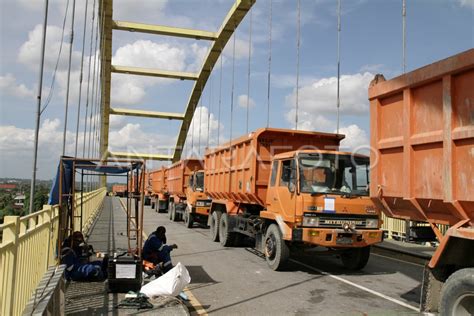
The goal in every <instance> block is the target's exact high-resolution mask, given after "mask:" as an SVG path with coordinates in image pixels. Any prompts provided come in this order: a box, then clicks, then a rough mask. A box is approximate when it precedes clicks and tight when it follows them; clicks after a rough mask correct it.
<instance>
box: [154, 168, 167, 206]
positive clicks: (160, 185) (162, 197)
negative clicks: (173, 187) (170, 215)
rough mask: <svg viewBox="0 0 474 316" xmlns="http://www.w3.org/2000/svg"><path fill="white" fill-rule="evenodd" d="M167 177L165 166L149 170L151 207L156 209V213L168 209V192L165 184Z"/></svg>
mask: <svg viewBox="0 0 474 316" xmlns="http://www.w3.org/2000/svg"><path fill="white" fill-rule="evenodd" d="M167 177H168V169H167V168H165V167H161V168H160V169H157V170H153V171H150V176H149V179H150V184H151V199H152V200H151V208H152V209H156V211H157V212H158V213H161V212H166V211H167V210H168V202H169V193H168V188H167V186H166V180H167Z"/></svg>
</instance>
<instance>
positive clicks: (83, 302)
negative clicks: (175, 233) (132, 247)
mask: <svg viewBox="0 0 474 316" xmlns="http://www.w3.org/2000/svg"><path fill="white" fill-rule="evenodd" d="M155 221H156V223H155ZM147 223H148V224H150V225H153V224H155V226H154V227H156V225H158V224H159V223H158V220H157V219H156V220H154V218H153V217H152V218H147ZM88 243H89V244H91V245H93V247H94V250H95V251H98V252H104V253H109V254H113V253H114V252H117V253H120V252H123V251H126V250H127V247H128V245H127V237H126V214H125V211H124V209H123V207H122V205H121V203H120V200H119V198H115V197H105V200H104V205H103V209H102V211H101V213H100V215H99V217H98V218H97V220H96V222H95V223H94V224H93V226H92V229H91V231H90V234H89V239H88ZM124 296H125V294H120V293H119V294H118V293H107V291H106V284H105V282H70V283H69V285H68V287H67V290H66V314H67V315H91V314H94V315H97V314H100V315H105V314H113V315H127V314H130V313H137V310H134V309H117V308H116V306H117V304H119V303H120V301H121V300H122V299H124ZM151 303H153V305H154V306H155V307H154V308H153V309H152V310H148V311H146V313H143V311H141V312H140V314H145V315H146V314H150V315H157V314H163V315H165V314H166V315H186V314H187V308H186V307H184V305H183V304H181V303H180V302H179V301H178V300H176V299H174V298H162V299H157V300H153V301H151Z"/></svg>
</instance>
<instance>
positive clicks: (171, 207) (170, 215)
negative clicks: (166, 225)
mask: <svg viewBox="0 0 474 316" xmlns="http://www.w3.org/2000/svg"><path fill="white" fill-rule="evenodd" d="M173 208H174V203H173V202H170V207H169V212H168V217H169V218H170V221H172V220H173V217H172V216H173Z"/></svg>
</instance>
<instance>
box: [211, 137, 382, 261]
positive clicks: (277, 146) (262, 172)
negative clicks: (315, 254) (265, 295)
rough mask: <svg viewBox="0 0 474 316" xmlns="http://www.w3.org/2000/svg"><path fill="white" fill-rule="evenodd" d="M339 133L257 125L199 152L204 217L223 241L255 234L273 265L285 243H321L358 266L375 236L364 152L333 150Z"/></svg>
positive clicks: (284, 254) (285, 255)
mask: <svg viewBox="0 0 474 316" xmlns="http://www.w3.org/2000/svg"><path fill="white" fill-rule="evenodd" d="M343 138H344V136H343V135H338V134H329V133H317V132H304V131H295V130H285V129H274V128H266V129H259V130H257V131H255V132H253V133H250V134H249V135H248V136H244V137H241V138H238V139H236V140H232V141H231V143H229V144H227V145H224V146H223V147H220V148H217V149H211V150H208V151H207V152H206V159H205V170H206V176H205V188H206V192H207V193H208V195H209V196H210V197H211V198H212V206H211V216H210V217H209V225H210V227H211V236H212V239H213V240H214V241H220V243H221V244H222V245H223V246H232V245H235V244H238V243H239V240H240V239H241V237H242V236H248V237H251V238H253V239H255V242H256V249H258V250H260V251H262V252H263V253H264V254H265V257H266V260H267V263H268V264H269V266H270V267H271V268H272V269H274V270H279V269H281V268H283V267H284V266H285V264H286V263H287V261H288V259H289V254H290V250H291V249H301V248H304V247H314V246H322V247H326V248H327V249H328V250H330V251H332V252H334V253H338V254H340V255H341V258H342V262H343V264H344V265H345V266H346V267H347V268H349V269H354V270H357V269H361V268H362V267H364V266H365V265H366V263H367V261H368V259H369V255H370V245H372V244H375V243H378V242H381V241H382V231H381V230H380V224H381V223H380V216H379V215H380V214H379V213H378V212H377V210H376V209H375V208H374V205H373V203H372V201H371V200H370V198H369V191H368V183H369V182H368V180H369V179H368V178H369V166H370V163H369V157H366V156H361V155H351V154H350V153H344V152H339V151H338V148H339V142H340V141H341V140H342V139H343Z"/></svg>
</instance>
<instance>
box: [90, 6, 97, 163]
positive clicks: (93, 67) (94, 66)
mask: <svg viewBox="0 0 474 316" xmlns="http://www.w3.org/2000/svg"><path fill="white" fill-rule="evenodd" d="M98 17H99V9H98V8H97V21H96V32H95V45H94V63H93V66H92V91H91V104H92V109H91V115H90V126H89V146H88V157H91V154H93V149H92V147H91V141H92V125H93V123H94V121H93V113H94V112H95V103H94V90H95V78H96V76H95V72H96V60H97V40H98V38H97V37H98V33H99V21H98V20H99V18H98Z"/></svg>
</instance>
